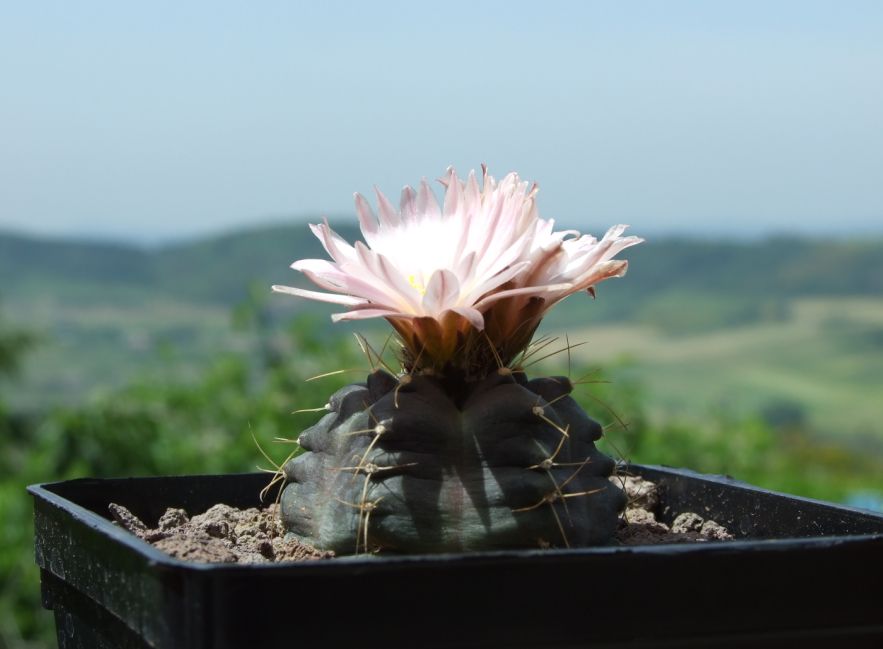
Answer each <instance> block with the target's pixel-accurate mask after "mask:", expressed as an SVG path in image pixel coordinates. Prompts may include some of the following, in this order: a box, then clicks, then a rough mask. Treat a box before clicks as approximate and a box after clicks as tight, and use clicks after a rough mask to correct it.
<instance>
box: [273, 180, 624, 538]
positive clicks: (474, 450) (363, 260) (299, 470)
mask: <svg viewBox="0 0 883 649" xmlns="http://www.w3.org/2000/svg"><path fill="white" fill-rule="evenodd" d="M440 182H441V183H442V185H443V186H444V187H445V199H444V202H443V204H442V205H439V204H438V202H437V201H436V199H435V196H434V195H433V193H432V190H431V189H430V187H429V185H428V183H427V182H426V181H425V180H424V181H423V182H422V183H421V185H420V189H419V190H414V189H412V188H411V187H405V189H404V190H402V199H401V203H400V208H399V210H396V209H395V208H394V207H393V206H392V203H390V201H389V200H388V199H387V198H386V197H385V196H383V194H381V193H380V192H379V191H378V193H377V200H378V207H379V220H378V219H377V218H376V217H375V215H374V213H373V212H372V210H371V207H370V206H369V205H368V202H367V201H366V200H365V199H364V198H363V197H362V196H360V195H358V194H357V195H356V211H357V212H358V215H359V223H360V227H361V230H362V234H363V235H364V238H365V242H366V243H367V245H366V244H365V243H362V242H356V244H355V245H354V246H351V245H350V244H348V243H347V242H346V241H344V240H343V239H342V238H341V237H340V235H338V234H337V233H336V232H334V231H333V230H332V229H331V227H330V226H329V225H328V222H327V221H326V222H325V223H324V224H321V225H311V226H310V227H311V228H312V230H313V233H314V234H315V235H316V236H317V237H318V238H319V240H320V241H321V242H322V245H323V247H324V248H325V250H326V252H327V253H328V254H329V255H330V256H331V258H332V260H333V261H331V262H329V261H327V260H322V259H301V260H299V261H296V262H294V263H293V264H292V268H294V269H295V270H298V271H301V272H302V273H304V274H305V275H306V276H307V277H308V278H309V279H311V280H312V281H313V282H314V283H315V284H316V285H318V286H319V287H320V288H323V289H326V290H327V291H330V292H317V291H312V290H306V289H303V288H299V287H292V286H274V287H273V290H275V291H277V292H280V293H287V294H289V295H294V296H297V297H301V298H306V299H311V300H319V301H323V302H330V303H332V304H338V305H341V306H343V307H345V309H346V310H345V312H344V313H337V314H335V315H334V316H332V318H333V319H334V320H335V321H337V320H360V319H368V318H385V319H386V320H387V321H388V322H389V324H390V325H391V326H392V328H393V329H394V330H395V334H396V341H397V343H398V345H399V347H400V357H399V361H400V364H401V368H402V373H401V375H399V376H398V377H394V376H393V375H392V374H389V373H386V372H383V371H375V372H373V373H372V374H371V375H370V376H369V377H368V379H367V381H366V382H365V383H364V384H357V385H351V386H348V387H346V388H344V389H343V390H341V391H339V392H337V393H336V394H335V395H334V396H333V397H332V398H331V400H330V403H329V410H330V412H329V413H328V414H327V415H326V416H325V417H324V418H323V419H322V420H321V421H320V422H319V423H318V424H317V425H316V426H314V427H312V428H310V429H309V430H307V431H305V432H304V433H303V434H302V435H301V436H300V439H299V442H300V444H301V446H302V447H303V448H304V449H306V451H307V452H306V453H304V454H303V455H301V456H298V457H296V458H295V459H293V460H291V461H289V462H287V463H286V464H285V467H284V469H283V473H284V477H285V478H286V479H287V480H288V481H289V484H288V485H287V486H286V487H285V489H284V491H283V493H282V517H283V521H284V523H285V524H286V526H287V527H288V529H289V531H290V532H291V533H292V534H294V535H295V536H298V537H300V538H301V539H302V540H305V541H307V542H308V543H309V544H311V545H314V546H317V547H319V548H322V549H327V550H334V551H335V552H340V553H350V552H362V551H371V552H373V551H383V552H451V551H461V550H471V549H496V548H513V547H538V546H539V547H548V546H569V545H588V544H599V543H604V542H605V541H606V540H607V539H608V538H609V537H610V536H611V535H612V533H613V531H614V528H615V526H616V520H617V513H618V511H619V510H620V509H621V507H622V506H623V505H624V496H623V494H622V492H621V491H620V490H619V489H617V488H616V487H615V486H613V485H612V484H611V483H610V482H609V480H608V477H609V476H610V474H611V472H612V470H613V461H612V460H610V458H607V457H605V456H604V455H602V454H601V453H599V452H598V450H597V449H596V448H595V441H597V439H598V438H599V437H600V436H601V427H600V426H599V425H598V424H597V423H595V422H593V421H592V420H590V419H589V418H588V416H586V414H585V413H584V412H583V411H582V410H581V409H580V408H579V406H578V405H577V404H576V402H574V401H573V399H572V398H571V397H570V392H571V391H572V389H573V386H572V385H571V383H570V381H569V380H568V379H566V378H563V377H556V378H546V379H534V380H532V381H531V380H528V379H527V378H526V377H525V376H524V373H523V371H522V370H521V369H519V360H518V359H520V360H521V361H523V360H524V358H525V355H526V353H527V352H526V350H527V349H528V348H529V347H530V345H531V339H532V337H533V335H534V332H535V331H536V330H537V327H538V326H539V324H540V321H541V320H542V318H543V316H544V315H545V313H546V312H548V310H549V309H550V308H552V306H554V305H555V304H557V303H558V302H560V301H561V300H563V299H564V298H566V297H567V296H569V295H572V294H574V293H578V292H587V293H589V294H590V295H593V296H594V294H595V285H596V284H598V283H599V282H601V281H603V280H605V279H608V278H611V277H621V276H622V275H624V274H625V271H626V268H627V266H628V262H627V261H625V260H622V259H614V256H615V255H616V254H617V253H618V252H619V251H621V250H623V249H625V248H628V247H629V246H633V245H635V244H637V243H640V242H641V239H639V238H638V237H624V236H622V234H623V232H624V231H625V230H626V228H627V227H628V226H625V225H617V226H614V227H612V228H610V229H609V230H608V231H607V233H606V234H605V235H604V237H603V238H602V239H601V240H600V241H599V240H598V239H595V238H594V237H592V236H589V235H580V234H579V233H578V232H575V231H573V230H565V231H560V232H555V231H554V230H553V226H554V222H553V221H551V220H549V221H547V220H544V219H541V218H539V215H538V212H537V207H536V202H535V197H536V193H537V186H536V184H534V185H533V186H530V185H529V184H528V183H526V182H523V181H522V180H521V179H520V178H519V177H518V174H515V173H510V174H508V175H507V176H506V177H505V178H504V179H503V180H502V181H501V182H499V183H498V182H497V181H496V180H494V178H493V177H491V176H490V175H488V173H487V168H486V167H484V166H483V167H482V188H479V186H478V180H477V178H476V175H475V173H474V172H473V173H470V174H469V177H468V178H467V179H466V180H465V181H462V180H460V179H459V178H458V177H457V174H456V172H455V171H454V170H453V169H452V168H451V169H448V172H447V174H446V175H445V177H444V178H441V179H440ZM369 358H370V355H369Z"/></svg>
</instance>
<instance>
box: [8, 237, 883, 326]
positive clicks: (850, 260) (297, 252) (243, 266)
mask: <svg viewBox="0 0 883 649" xmlns="http://www.w3.org/2000/svg"><path fill="white" fill-rule="evenodd" d="M337 229H338V231H339V232H340V234H341V235H342V236H343V237H344V238H346V239H347V240H349V241H353V240H355V239H357V238H359V232H358V229H357V228H356V227H355V226H354V225H346V226H340V227H337ZM623 256H624V257H626V258H628V259H629V260H630V270H629V276H628V280H627V281H619V280H611V281H610V282H607V283H605V284H602V285H601V286H599V288H598V300H597V301H595V303H594V304H592V305H591V306H589V305H587V304H586V301H585V300H577V299H576V298H572V299H570V300H568V301H566V302H565V303H564V304H563V305H562V308H560V309H559V310H558V311H557V312H553V313H554V316H553V317H554V318H555V319H556V320H557V321H560V322H562V323H565V322H571V321H573V320H579V321H583V320H585V319H587V318H590V319H592V320H646V321H652V322H656V323H657V324H661V325H663V326H669V327H670V328H674V329H676V328H678V327H679V326H685V327H687V328H688V329H689V328H691V327H696V326H699V327H702V326H713V325H714V324H716V323H718V321H720V322H726V323H732V322H734V321H740V320H752V319H756V318H758V317H767V316H768V317H775V311H776V304H778V303H780V302H781V301H782V300H783V299H785V298H790V297H805V296H825V295H840V296H844V295H855V296H883V239H878V240H870V241H866V240H855V241H823V240H813V239H798V238H775V239H768V240H764V241H759V242H733V241H701V240H685V239H681V238H663V239H659V240H651V241H648V242H646V243H644V244H641V245H640V246H637V247H635V248H631V249H629V250H628V251H626V253H624V255H623ZM306 257H325V253H324V251H323V250H322V247H321V245H320V244H319V242H318V241H317V240H316V239H315V237H313V235H312V234H311V233H310V231H309V229H308V228H307V226H306V225H304V224H298V225H292V226H274V227H265V228H257V229H252V230H244V231H241V232H232V233H228V234H223V235H219V236H213V237H208V238H205V239H200V240H196V241H192V242H186V243H177V244H173V245H166V246H163V247H159V248H156V249H145V248H140V247H137V246H134V245H122V244H108V243H89V242H82V241H71V240H64V239H43V238H37V237H27V236H21V235H13V234H0V276H2V277H3V278H4V282H3V285H2V287H0V297H2V298H3V299H4V300H5V301H7V302H9V303H15V302H17V301H20V300H24V301H31V300H34V299H37V298H41V299H49V300H57V301H59V302H76V303H78V304H81V305H82V304H90V303H96V304H102V303H112V304H127V303H133V302H142V301H143V300H145V299H148V298H151V297H158V296H159V297H163V298H165V299H181V300H186V301H188V302H195V303H200V304H207V305H218V306H220V305H226V306H232V305H235V304H237V303H239V302H241V300H242V299H243V298H244V297H245V296H246V295H247V294H248V291H249V287H250V286H258V287H269V286H270V285H271V284H274V283H288V284H291V283H300V284H301V285H307V284H308V282H305V280H304V278H302V277H301V276H300V274H299V273H296V272H294V271H291V270H289V268H288V267H289V265H290V264H291V262H292V261H294V260H296V259H301V258H306ZM700 297H701V305H700V300H698V299H697V298H700ZM304 308H308V306H307V305H306V304H305V305H304ZM316 308H325V307H318V306H317V307H316ZM326 310H327V308H326ZM764 314H766V316H764Z"/></svg>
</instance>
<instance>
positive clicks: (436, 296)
mask: <svg viewBox="0 0 883 649" xmlns="http://www.w3.org/2000/svg"><path fill="white" fill-rule="evenodd" d="M483 171H484V173H483V182H482V187H481V188H479V186H478V182H477V180H476V177H475V173H474V172H471V173H470V174H469V177H468V178H467V179H466V180H465V181H462V180H460V179H459V178H457V175H456V172H455V171H454V170H453V169H449V170H448V172H447V175H446V176H445V177H444V178H442V179H441V180H440V182H441V183H442V184H443V185H444V186H445V196H444V202H443V205H442V206H439V204H438V202H437V201H436V198H435V195H434V194H433V193H432V191H431V189H430V187H429V184H428V183H427V182H426V181H425V180H424V181H423V182H422V183H421V185H420V188H419V190H417V191H415V190H414V189H412V188H411V187H405V189H404V190H402V197H401V202H400V208H399V209H398V210H396V209H395V208H394V207H393V205H392V204H391V203H390V201H389V200H388V199H387V198H386V197H385V196H384V195H383V194H382V193H381V192H380V191H379V190H376V193H377V203H378V212H379V220H378V219H377V218H376V217H375V216H374V213H373V212H372V210H371V207H370V206H369V204H368V202H367V201H366V200H365V199H364V198H363V197H362V196H361V195H359V194H356V197H355V198H356V211H357V213H358V216H359V223H360V226H361V230H362V234H363V236H364V238H365V242H366V243H367V245H365V243H362V242H361V241H357V242H356V244H355V246H351V245H350V244H348V243H347V242H346V241H344V240H343V239H342V238H341V237H340V236H339V235H338V234H337V233H335V232H334V231H333V230H332V229H331V227H330V226H329V225H328V223H327V221H326V222H325V223H323V224H320V225H311V226H310V228H311V229H312V231H313V233H314V234H315V235H316V237H318V238H319V240H320V241H321V242H322V244H323V246H324V247H325V250H326V252H327V253H328V254H329V255H330V257H331V259H332V261H327V260H322V259H303V260H300V261H296V262H294V263H293V264H292V268H294V269H295V270H298V271H301V272H303V273H304V274H305V275H306V276H307V277H309V278H310V279H311V280H312V281H313V282H314V283H315V284H316V285H317V286H319V287H320V288H323V289H326V290H327V291H331V292H330V293H321V292H317V291H308V290H304V289H300V288H294V287H290V286H274V287H273V290H274V291H278V292H282V293H289V294H291V295H296V296H299V297H305V298H309V299H314V300H321V301H325V302H331V303H334V304H339V305H342V306H344V307H347V309H346V311H344V312H343V313H338V314H335V315H334V316H333V319H334V320H335V321H339V320H355V319H364V318H374V317H384V318H386V319H387V320H389V322H390V323H391V324H392V325H393V326H394V327H395V329H396V330H397V331H398V333H399V334H400V336H401V338H402V342H403V344H404V346H405V349H406V351H408V352H409V354H410V357H411V359H410V360H411V362H412V363H415V364H416V365H418V366H419V367H420V368H429V367H435V368H440V367H443V366H445V365H446V364H453V365H455V366H461V367H473V366H475V365H476V356H480V357H481V358H483V359H484V360H483V361H482V362H479V363H477V364H478V365H482V364H486V363H487V360H488V359H493V360H495V361H496V362H500V361H502V362H505V363H508V362H509V361H510V360H511V359H512V358H513V357H514V356H515V355H516V354H517V353H518V352H519V351H521V350H522V349H524V348H525V347H526V346H527V345H528V344H529V342H530V337H531V336H532V335H533V331H534V330H535V329H536V326H537V325H538V324H539V321H540V320H541V319H542V315H543V314H544V313H545V312H546V311H547V310H548V309H549V308H550V307H551V306H552V305H553V304H555V303H556V302H558V301H560V300H561V299H563V298H565V297H567V296H568V295H570V294H571V293H575V292H577V291H581V290H589V291H591V290H592V287H593V286H594V285H595V284H597V283H598V282H600V281H602V280H604V279H606V278H608V277H616V276H621V275H623V274H624V273H625V270H626V267H627V263H628V262H626V261H624V260H613V259H612V257H613V256H614V255H616V254H617V253H618V252H619V251H620V250H622V249H624V248H627V247H628V246H632V245H634V244H636V243H639V242H640V241H641V239H639V238H637V237H622V236H620V235H622V233H623V231H624V230H625V228H626V226H623V225H620V226H615V227H613V228H611V229H610V230H609V231H608V232H607V234H606V235H605V236H604V238H603V239H602V240H601V241H598V240H597V239H595V238H594V237H590V236H587V235H583V236H580V235H579V233H578V232H575V231H573V230H569V231H561V232H554V231H553V226H554V222H553V221H552V220H544V219H541V218H540V217H539V215H538V213H537V208H536V202H535V197H536V193H537V187H536V185H533V186H529V185H528V183H526V182H523V181H521V180H520V178H519V177H518V175H517V174H515V173H510V174H508V175H507V176H506V177H505V178H503V180H502V181H500V182H499V183H497V182H496V181H495V180H494V179H493V178H492V177H491V176H489V175H488V174H487V170H486V169H485V168H484V167H483ZM480 332H481V333H480ZM491 345H492V346H493V347H494V349H493V350H490V351H491V352H492V353H489V349H488V348H489V347H490V346H491ZM477 347H483V348H484V349H485V353H480V352H477V351H476V350H477ZM477 371H478V373H481V371H483V370H481V369H478V370H477ZM470 373H474V372H470Z"/></svg>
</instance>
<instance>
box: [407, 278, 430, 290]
mask: <svg viewBox="0 0 883 649" xmlns="http://www.w3.org/2000/svg"><path fill="white" fill-rule="evenodd" d="M408 284H410V285H411V286H413V287H414V289H415V290H416V291H417V292H418V293H420V295H426V287H425V286H423V284H421V283H419V282H418V281H417V276H416V275H408Z"/></svg>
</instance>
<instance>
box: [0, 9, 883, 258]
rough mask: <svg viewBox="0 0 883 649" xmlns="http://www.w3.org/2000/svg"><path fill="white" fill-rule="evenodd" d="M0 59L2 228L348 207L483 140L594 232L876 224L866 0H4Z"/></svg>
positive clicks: (168, 229)
mask: <svg viewBox="0 0 883 649" xmlns="http://www.w3.org/2000/svg"><path fill="white" fill-rule="evenodd" d="M0 72H2V74H3V77H4V80H5V83H4V88H3V90H2V92H3V101H2V102H0V119H2V123H4V124H5V125H7V132H6V133H4V146H3V147H2V148H0V174H2V178H3V181H2V185H3V186H2V190H0V230H12V231H21V232H25V233H30V234H36V235H53V236H73V237H78V238H90V237H98V238H101V239H105V240H117V241H119V240H122V241H134V242H141V243H145V242H146V243H155V242H158V241H164V240H180V239H187V238H194V237H198V236H201V235H205V234H211V233H217V232H222V231H229V230H231V229H237V228H248V227H253V226H257V225H260V224H263V223H267V222H283V221H291V222H303V221H304V220H306V219H316V218H319V217H321V216H324V215H328V216H343V217H345V218H346V215H351V214H352V213H353V211H352V193H353V192H354V191H359V192H362V193H364V194H366V195H369V196H370V194H371V193H372V186H373V185H374V184H377V185H378V186H379V187H380V188H381V189H382V190H383V191H384V192H385V193H387V195H389V196H390V197H395V196H397V195H398V192H399V190H400V188H401V186H402V185H404V184H415V183H417V182H419V180H420V178H421V177H424V176H425V177H427V178H429V179H434V178H437V177H439V176H440V175H441V174H442V173H443V172H444V170H445V168H446V167H447V166H448V165H451V164H453V165H454V166H455V167H456V168H457V169H458V171H459V172H460V173H461V174H465V173H467V172H468V171H469V170H470V169H473V168H478V167H479V165H480V164H481V163H482V162H485V163H487V164H488V165H489V167H490V170H491V173H492V174H493V175H495V176H497V177H500V176H502V175H504V174H505V173H507V172H509V171H518V172H519V173H520V174H521V175H522V177H523V178H525V179H528V180H535V181H537V182H539V184H540V187H541V191H540V195H539V208H540V214H541V215H542V216H543V217H545V218H554V219H555V220H556V222H558V223H561V224H567V225H569V226H572V227H577V228H580V229H584V230H588V231H590V232H592V233H593V234H600V232H599V231H601V230H603V229H606V227H607V226H609V225H612V224H614V223H630V224H631V225H632V231H633V232H634V233H635V234H639V235H642V236H646V235H648V234H649V235H654V234H657V235H658V234H663V233H665V234H673V235H678V234H683V235H687V234H689V235H691V236H697V237H739V238H745V237H748V238H756V237H763V236H769V235H772V234H783V233H784V234H795V235H809V236H837V237H838V238H842V237H847V238H849V237H854V236H862V235H868V234H870V235H873V236H876V235H879V234H883V191H881V183H880V178H881V177H883V3H877V2H870V1H858V0H857V1H855V2H850V3H848V4H844V3H838V2H833V1H804V2H798V1H795V0H783V1H781V2H776V3H766V2H759V1H754V0H746V1H745V2H742V3H737V4H732V5H722V4H718V3H715V4H710V3H702V2H690V1H687V0H673V1H672V2H667V3H664V4H651V3H631V2H625V3H602V2H559V3H555V4H551V5H547V6H542V7H539V6H537V5H536V4H535V3H529V2H521V1H515V0H513V1H510V2H505V3H504V2H487V3H481V4H478V3H466V2H457V1H454V2H451V3H448V4H447V5H445V8H444V10H439V9H438V8H437V7H435V6H430V5H421V4H419V3H408V2H393V1H386V2H378V3H372V4H371V5H370V6H369V5H365V6H361V5H352V4H350V3H344V2H327V3H323V4H322V5H321V6H316V5H309V4H301V3H284V2H268V3H262V4H261V5H259V6H255V7H250V6H244V5H241V4H237V3H230V2H223V1H219V2H212V3H208V2H194V3H187V4H186V5H181V4H180V3H171V2H163V1H160V2H156V3H151V4H150V5H130V4H119V3H112V2H101V1H98V0H84V2H78V3H49V4H46V3H39V4H37V3H19V4H7V5H6V6H4V8H3V9H0ZM286 215H293V216H286ZM352 218H354V217H352Z"/></svg>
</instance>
